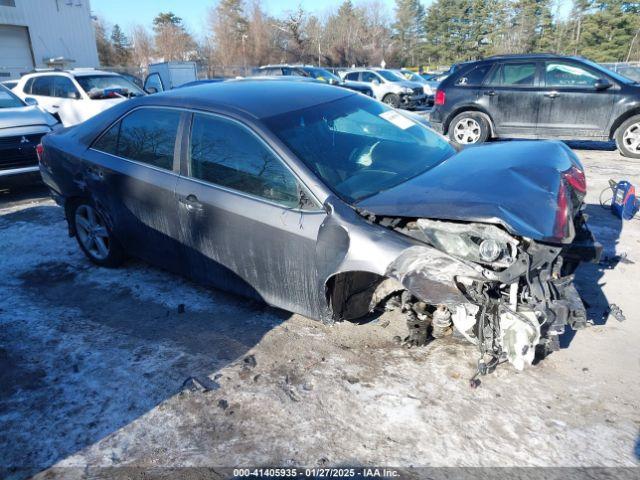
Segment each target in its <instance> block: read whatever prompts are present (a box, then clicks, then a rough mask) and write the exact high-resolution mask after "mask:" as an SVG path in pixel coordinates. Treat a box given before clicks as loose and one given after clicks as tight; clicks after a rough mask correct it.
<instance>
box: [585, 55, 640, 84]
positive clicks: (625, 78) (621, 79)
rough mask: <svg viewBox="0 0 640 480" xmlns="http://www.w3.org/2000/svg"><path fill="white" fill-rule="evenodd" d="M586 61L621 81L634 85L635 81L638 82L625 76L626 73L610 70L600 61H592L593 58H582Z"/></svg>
mask: <svg viewBox="0 0 640 480" xmlns="http://www.w3.org/2000/svg"><path fill="white" fill-rule="evenodd" d="M581 60H582V61H583V62H584V63H586V64H587V65H589V66H591V67H593V68H595V69H597V70H599V71H601V72H603V73H606V74H607V75H609V76H610V77H612V78H613V79H615V80H617V81H618V82H620V83H626V84H627V85H632V84H634V83H638V82H636V81H635V80H633V79H631V78H629V77H625V76H624V75H620V74H619V73H617V72H614V71H613V70H609V69H608V68H606V67H603V66H602V65H600V64H599V63H595V62H592V61H591V60H586V59H584V58H583V59H581Z"/></svg>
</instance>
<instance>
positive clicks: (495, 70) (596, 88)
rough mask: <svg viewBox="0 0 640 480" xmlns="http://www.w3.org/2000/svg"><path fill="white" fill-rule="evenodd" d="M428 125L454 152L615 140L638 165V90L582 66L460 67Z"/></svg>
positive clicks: (551, 59) (533, 60) (571, 60)
mask: <svg viewBox="0 0 640 480" xmlns="http://www.w3.org/2000/svg"><path fill="white" fill-rule="evenodd" d="M430 122H431V124H432V126H433V128H435V129H436V130H438V131H440V132H442V133H445V134H448V135H449V137H450V138H451V140H453V141H454V142H456V143H458V144H462V145H468V144H473V143H480V142H484V141H485V140H487V139H488V138H490V137H500V138H558V139H563V140H610V139H615V141H616V145H617V146H618V149H619V150H620V153H622V155H625V156H627V157H633V158H640V85H639V84H638V83H637V82H634V81H633V80H631V79H628V78H626V77H623V76H621V75H619V74H617V73H615V72H612V71H610V70H607V69H606V68H604V67H602V66H600V65H598V64H596V63H593V62H591V61H589V60H587V59H585V58H580V57H565V56H561V55H548V54H534V55H505V56H496V57H490V58H487V59H485V60H480V61H477V62H469V63H465V64H462V65H461V66H460V67H459V68H458V69H457V70H456V71H455V72H454V73H453V74H451V75H450V76H449V77H447V78H446V79H445V80H444V81H443V82H442V83H441V84H440V85H439V87H438V91H437V92H436V98H435V106H434V108H433V110H432V112H431V116H430Z"/></svg>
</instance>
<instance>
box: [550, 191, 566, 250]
mask: <svg viewBox="0 0 640 480" xmlns="http://www.w3.org/2000/svg"><path fill="white" fill-rule="evenodd" d="M568 233H569V198H568V195H567V187H566V185H565V184H564V182H560V188H559V189H558V205H557V210H556V223H555V227H554V229H553V236H554V237H555V238H557V239H559V240H560V239H563V238H565V237H566V236H567V235H568Z"/></svg>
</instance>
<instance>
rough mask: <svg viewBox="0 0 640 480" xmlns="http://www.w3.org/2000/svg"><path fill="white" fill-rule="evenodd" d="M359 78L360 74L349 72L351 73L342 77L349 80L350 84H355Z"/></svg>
mask: <svg viewBox="0 0 640 480" xmlns="http://www.w3.org/2000/svg"><path fill="white" fill-rule="evenodd" d="M359 77H360V72H351V73H347V74H346V75H345V76H344V78H345V79H346V80H350V81H352V82H357V81H358V78H359Z"/></svg>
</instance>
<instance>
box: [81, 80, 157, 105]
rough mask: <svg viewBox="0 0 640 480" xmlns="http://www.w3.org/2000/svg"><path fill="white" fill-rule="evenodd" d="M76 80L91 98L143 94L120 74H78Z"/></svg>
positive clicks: (137, 95) (99, 98)
mask: <svg viewBox="0 0 640 480" xmlns="http://www.w3.org/2000/svg"><path fill="white" fill-rule="evenodd" d="M76 80H77V82H78V83H79V84H80V86H81V87H82V88H83V89H84V91H85V92H87V95H89V98H92V99H93V100H102V99H107V98H118V97H127V98H128V97H139V96H142V95H144V92H143V91H142V90H141V89H140V88H139V87H138V86H136V85H135V84H133V83H132V82H130V81H129V80H127V79H126V78H124V77H121V76H120V75H79V76H77V77H76Z"/></svg>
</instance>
